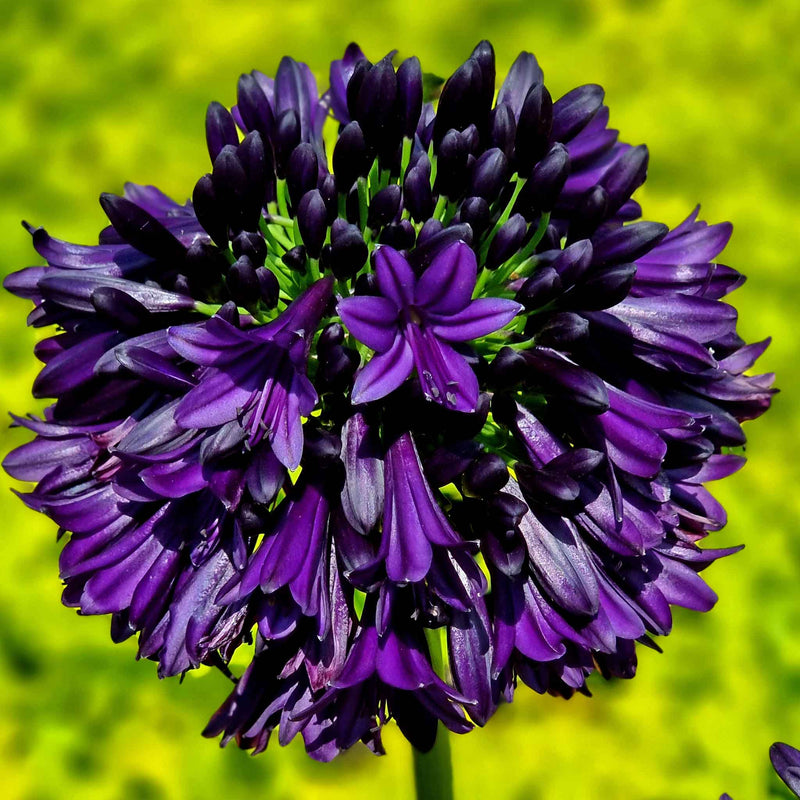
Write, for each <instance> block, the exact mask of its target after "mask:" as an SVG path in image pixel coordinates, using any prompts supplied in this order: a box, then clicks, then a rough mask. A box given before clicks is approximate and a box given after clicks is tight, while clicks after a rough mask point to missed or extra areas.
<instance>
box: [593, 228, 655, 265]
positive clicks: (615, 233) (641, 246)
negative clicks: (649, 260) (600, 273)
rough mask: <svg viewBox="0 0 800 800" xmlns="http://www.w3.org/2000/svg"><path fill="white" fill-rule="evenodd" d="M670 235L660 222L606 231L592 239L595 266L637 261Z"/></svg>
mask: <svg viewBox="0 0 800 800" xmlns="http://www.w3.org/2000/svg"><path fill="white" fill-rule="evenodd" d="M667 233H669V228H668V227H667V226H666V225H662V224H661V223H660V222H634V223H633V224H631V225H624V226H622V227H619V228H614V229H613V230H611V231H604V232H603V233H601V234H599V235H598V236H595V237H594V238H593V239H592V247H593V249H594V263H595V264H613V263H617V262H620V261H636V259H637V258H640V257H641V256H643V255H644V254H645V253H647V252H649V251H650V250H651V249H652V248H653V247H655V246H656V245H657V244H658V243H659V242H660V241H661V240H662V239H663V238H664V237H665V236H666V235H667Z"/></svg>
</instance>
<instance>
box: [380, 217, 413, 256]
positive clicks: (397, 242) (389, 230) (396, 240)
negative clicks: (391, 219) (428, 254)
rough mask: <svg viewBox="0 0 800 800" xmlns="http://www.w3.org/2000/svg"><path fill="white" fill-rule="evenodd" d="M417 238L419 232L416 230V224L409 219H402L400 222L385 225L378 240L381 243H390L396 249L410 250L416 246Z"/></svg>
mask: <svg viewBox="0 0 800 800" xmlns="http://www.w3.org/2000/svg"><path fill="white" fill-rule="evenodd" d="M416 238H417V232H416V231H415V230H414V226H413V225H412V224H411V222H410V221H409V220H407V219H402V220H400V222H397V223H394V224H393V225H387V226H386V227H384V229H383V230H382V231H381V235H380V236H379V237H378V241H379V242H380V243H381V244H388V245H389V246H390V247H393V248H394V249H395V250H410V249H411V248H412V247H413V246H414V242H415V240H416Z"/></svg>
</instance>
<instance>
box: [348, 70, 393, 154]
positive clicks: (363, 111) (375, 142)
mask: <svg viewBox="0 0 800 800" xmlns="http://www.w3.org/2000/svg"><path fill="white" fill-rule="evenodd" d="M396 102H397V76H396V75H395V72H394V67H393V66H392V59H391V58H390V57H389V56H386V57H385V58H382V59H381V60H380V61H379V62H378V63H377V64H375V65H374V66H372V67H371V68H369V69H367V70H366V71H365V73H364V79H363V80H362V81H361V86H360V87H359V90H358V99H357V101H356V114H355V119H357V120H358V122H359V123H360V124H361V129H362V130H363V131H364V137H365V138H366V140H367V142H368V143H369V144H370V145H371V146H372V147H375V148H376V149H382V148H383V146H384V145H386V144H387V140H388V139H392V138H394V137H395V136H396V134H397V131H396V130H395V129H394V125H393V123H394V112H395V103H396Z"/></svg>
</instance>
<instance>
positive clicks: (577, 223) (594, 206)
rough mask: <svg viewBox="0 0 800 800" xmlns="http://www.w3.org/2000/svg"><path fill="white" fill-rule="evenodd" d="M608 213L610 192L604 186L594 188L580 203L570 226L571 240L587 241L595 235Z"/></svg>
mask: <svg viewBox="0 0 800 800" xmlns="http://www.w3.org/2000/svg"><path fill="white" fill-rule="evenodd" d="M608 211H609V199H608V192H606V190H605V189H604V188H603V187H602V186H593V187H592V188H591V189H589V190H588V191H587V192H586V194H584V195H583V196H582V197H581V199H580V201H579V202H578V206H577V208H576V210H575V214H574V215H573V221H572V222H571V223H570V226H569V238H570V240H571V241H575V240H577V239H585V238H587V237H588V236H590V235H591V234H592V233H594V231H595V230H596V228H597V226H598V225H599V224H600V223H601V222H602V221H603V220H604V219H605V217H606V215H607V213H608Z"/></svg>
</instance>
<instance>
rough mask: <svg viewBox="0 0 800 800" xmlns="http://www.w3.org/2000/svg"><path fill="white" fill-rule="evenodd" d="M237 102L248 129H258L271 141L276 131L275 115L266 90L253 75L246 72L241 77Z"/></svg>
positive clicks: (237, 91)
mask: <svg viewBox="0 0 800 800" xmlns="http://www.w3.org/2000/svg"><path fill="white" fill-rule="evenodd" d="M236 102H237V108H238V109H239V114H241V117H242V122H244V124H245V127H246V128H247V130H248V131H258V132H259V133H260V134H261V135H262V136H263V137H264V139H265V140H266V141H270V140H271V139H272V137H273V135H274V133H275V132H276V126H275V115H274V114H273V113H272V106H270V104H269V100H268V99H267V96H266V95H265V94H264V90H263V89H262V88H261V86H259V84H258V81H257V80H256V79H255V77H254V76H253V75H250V74H244V75H242V76H241V77H240V78H239V85H238V86H237V90H236ZM231 144H233V142H231Z"/></svg>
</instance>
